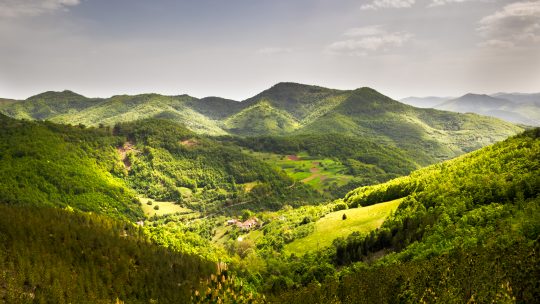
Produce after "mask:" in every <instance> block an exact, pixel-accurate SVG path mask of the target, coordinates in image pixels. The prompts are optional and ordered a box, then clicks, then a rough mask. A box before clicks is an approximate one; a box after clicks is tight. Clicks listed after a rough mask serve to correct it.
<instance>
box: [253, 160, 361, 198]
mask: <svg viewBox="0 0 540 304" xmlns="http://www.w3.org/2000/svg"><path fill="white" fill-rule="evenodd" d="M250 154H252V155H254V156H256V157H258V158H259V159H262V160H264V161H266V162H267V163H269V164H271V165H273V166H275V167H277V168H280V169H282V170H284V171H285V172H286V173H287V175H289V176H290V177H291V178H293V179H294V180H295V181H299V182H303V183H306V184H308V185H311V186H312V187H313V188H315V189H317V190H318V191H329V190H330V189H331V188H332V187H339V186H343V185H345V184H347V183H348V182H349V181H350V180H351V179H352V176H351V175H347V174H345V172H347V167H345V166H344V165H343V164H342V163H341V162H339V161H336V160H333V159H330V158H317V157H312V156H310V155H308V154H307V153H300V154H298V155H279V154H272V153H262V152H251V153H250Z"/></svg>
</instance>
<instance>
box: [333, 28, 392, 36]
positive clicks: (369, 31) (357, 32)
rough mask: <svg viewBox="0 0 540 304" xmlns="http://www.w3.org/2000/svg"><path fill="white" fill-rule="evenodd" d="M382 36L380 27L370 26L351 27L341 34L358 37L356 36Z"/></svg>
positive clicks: (382, 32)
mask: <svg viewBox="0 0 540 304" xmlns="http://www.w3.org/2000/svg"><path fill="white" fill-rule="evenodd" d="M380 34H384V30H383V29H382V27H381V26H380V25H371V26H364V27H353V28H351V29H348V30H347V31H345V33H343V35H344V36H350V37H358V36H373V35H380Z"/></svg>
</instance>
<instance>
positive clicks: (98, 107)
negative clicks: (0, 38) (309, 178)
mask: <svg viewBox="0 0 540 304" xmlns="http://www.w3.org/2000/svg"><path fill="white" fill-rule="evenodd" d="M55 96H56V97H55ZM0 112H1V113H4V114H6V115H8V116H12V117H17V118H26V119H39V120H42V119H47V120H52V121H54V122H59V123H70V124H84V125H92V126H97V125H98V124H105V125H111V126H112V125H114V124H116V123H119V122H129V121H135V120H138V119H143V118H163V119H167V120H171V121H174V122H178V123H181V124H183V125H185V126H186V127H188V128H189V129H190V130H192V131H195V132H197V133H200V134H210V135H225V134H230V135H241V136H264V135H292V134H321V133H322V134H335V133H341V134H345V135H351V136H361V137H363V138H366V139H369V140H372V141H378V142H381V143H384V144H388V145H394V146H396V147H398V148H400V149H404V150H405V151H407V152H408V153H409V154H410V155H411V156H415V157H417V162H418V163H420V164H422V165H426V164H431V163H434V162H437V161H441V160H446V159H449V158H452V157H455V156H457V155H461V154H463V153H465V152H469V151H472V150H475V149H478V148H480V147H483V146H485V145H488V144H491V143H494V142H497V141H500V140H502V139H504V138H506V137H508V136H511V135H514V134H517V133H518V132H520V131H522V129H521V128H520V127H517V126H515V125H513V124H511V123H507V122H504V121H501V120H498V119H494V118H489V117H482V116H478V115H470V114H457V113H449V112H443V111H437V110H431V109H419V108H414V107H411V106H408V105H404V104H402V103H399V102H397V101H395V100H392V99H391V98H389V97H387V96H384V95H382V94H380V93H379V92H377V91H375V90H373V89H370V88H361V89H357V90H334V89H327V88H323V87H318V86H310V85H303V84H296V83H278V84H276V85H274V86H273V87H271V88H270V89H268V90H265V91H263V92H261V93H260V94H257V95H256V96H254V97H252V98H249V99H246V100H244V101H242V102H236V101H233V100H228V99H222V98H218V97H209V98H203V99H197V98H194V97H190V96H188V95H180V96H162V95H158V94H142V95H136V96H128V95H121V96H113V97H111V98H107V99H102V100H101V99H100V100H94V99H87V98H85V97H83V96H80V95H77V94H75V93H72V92H69V91H65V92H62V93H52V92H48V93H44V94H40V95H37V96H34V97H31V98H29V99H27V100H25V101H21V102H16V103H12V104H6V105H3V106H0ZM488 114H489V113H488Z"/></svg>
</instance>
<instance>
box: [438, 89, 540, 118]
mask: <svg viewBox="0 0 540 304" xmlns="http://www.w3.org/2000/svg"><path fill="white" fill-rule="evenodd" d="M539 97H540V94H515V93H514V94H508V93H498V94H494V95H492V96H490V95H485V94H466V95H463V96H461V97H459V98H455V99H451V100H448V101H445V102H443V103H441V104H439V105H437V106H435V107H434V108H436V109H439V110H446V111H453V112H459V113H476V114H480V115H487V116H492V117H497V118H500V119H503V120H506V121H510V122H513V123H518V124H524V125H529V126H540V99H539Z"/></svg>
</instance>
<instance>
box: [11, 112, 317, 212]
mask: <svg viewBox="0 0 540 304" xmlns="http://www.w3.org/2000/svg"><path fill="white" fill-rule="evenodd" d="M0 126H1V127H2V128H1V129H0V174H2V176H3V178H2V180H1V181H0V198H2V200H3V202H5V203H11V204H26V205H48V206H59V207H65V206H68V205H69V206H72V207H74V208H77V209H80V210H84V211H93V212H99V213H105V214H109V215H112V216H115V217H127V218H129V219H131V220H136V219H140V218H142V217H143V215H142V211H141V208H140V205H139V204H140V203H139V200H138V198H137V197H138V195H143V196H145V197H150V198H153V199H157V200H167V201H174V202H177V203H179V204H182V205H184V206H188V207H190V208H194V209H197V210H200V211H205V212H209V213H210V212H212V211H216V210H217V209H218V208H222V207H225V206H229V207H232V205H236V204H240V205H241V206H242V208H252V209H261V208H279V207H280V206H281V205H283V204H285V203H287V204H293V205H294V204H305V203H307V202H308V201H309V202H311V203H314V202H319V201H321V200H322V199H323V197H322V196H321V194H319V193H317V192H315V191H314V190H313V189H311V188H310V187H308V186H306V185H304V184H302V183H296V184H295V183H294V181H293V180H291V179H290V178H289V177H288V176H287V175H285V174H284V173H283V172H280V171H277V170H275V169H273V168H272V167H271V166H270V165H268V164H267V163H265V162H263V161H261V160H258V159H256V158H254V157H253V156H250V155H247V154H245V153H243V152H242V150H241V149H240V147H238V146H236V145H233V144H225V143H221V142H218V141H216V140H214V139H212V138H208V137H205V136H200V135H197V134H195V133H193V132H192V131H190V130H188V129H186V128H185V127H183V126H180V125H178V124H176V123H174V122H171V121H169V120H163V119H161V120H160V119H148V120H142V121H136V122H132V123H125V124H118V125H116V126H115V127H114V128H108V127H107V128H105V127H103V128H87V129H85V128H82V127H71V126H65V125H58V124H53V123H49V122H29V121H19V120H14V119H12V118H8V117H6V116H3V115H0ZM245 184H252V185H253V186H252V187H250V188H249V191H248V190H246V187H245ZM221 211H224V210H223V209H222V210H221Z"/></svg>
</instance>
